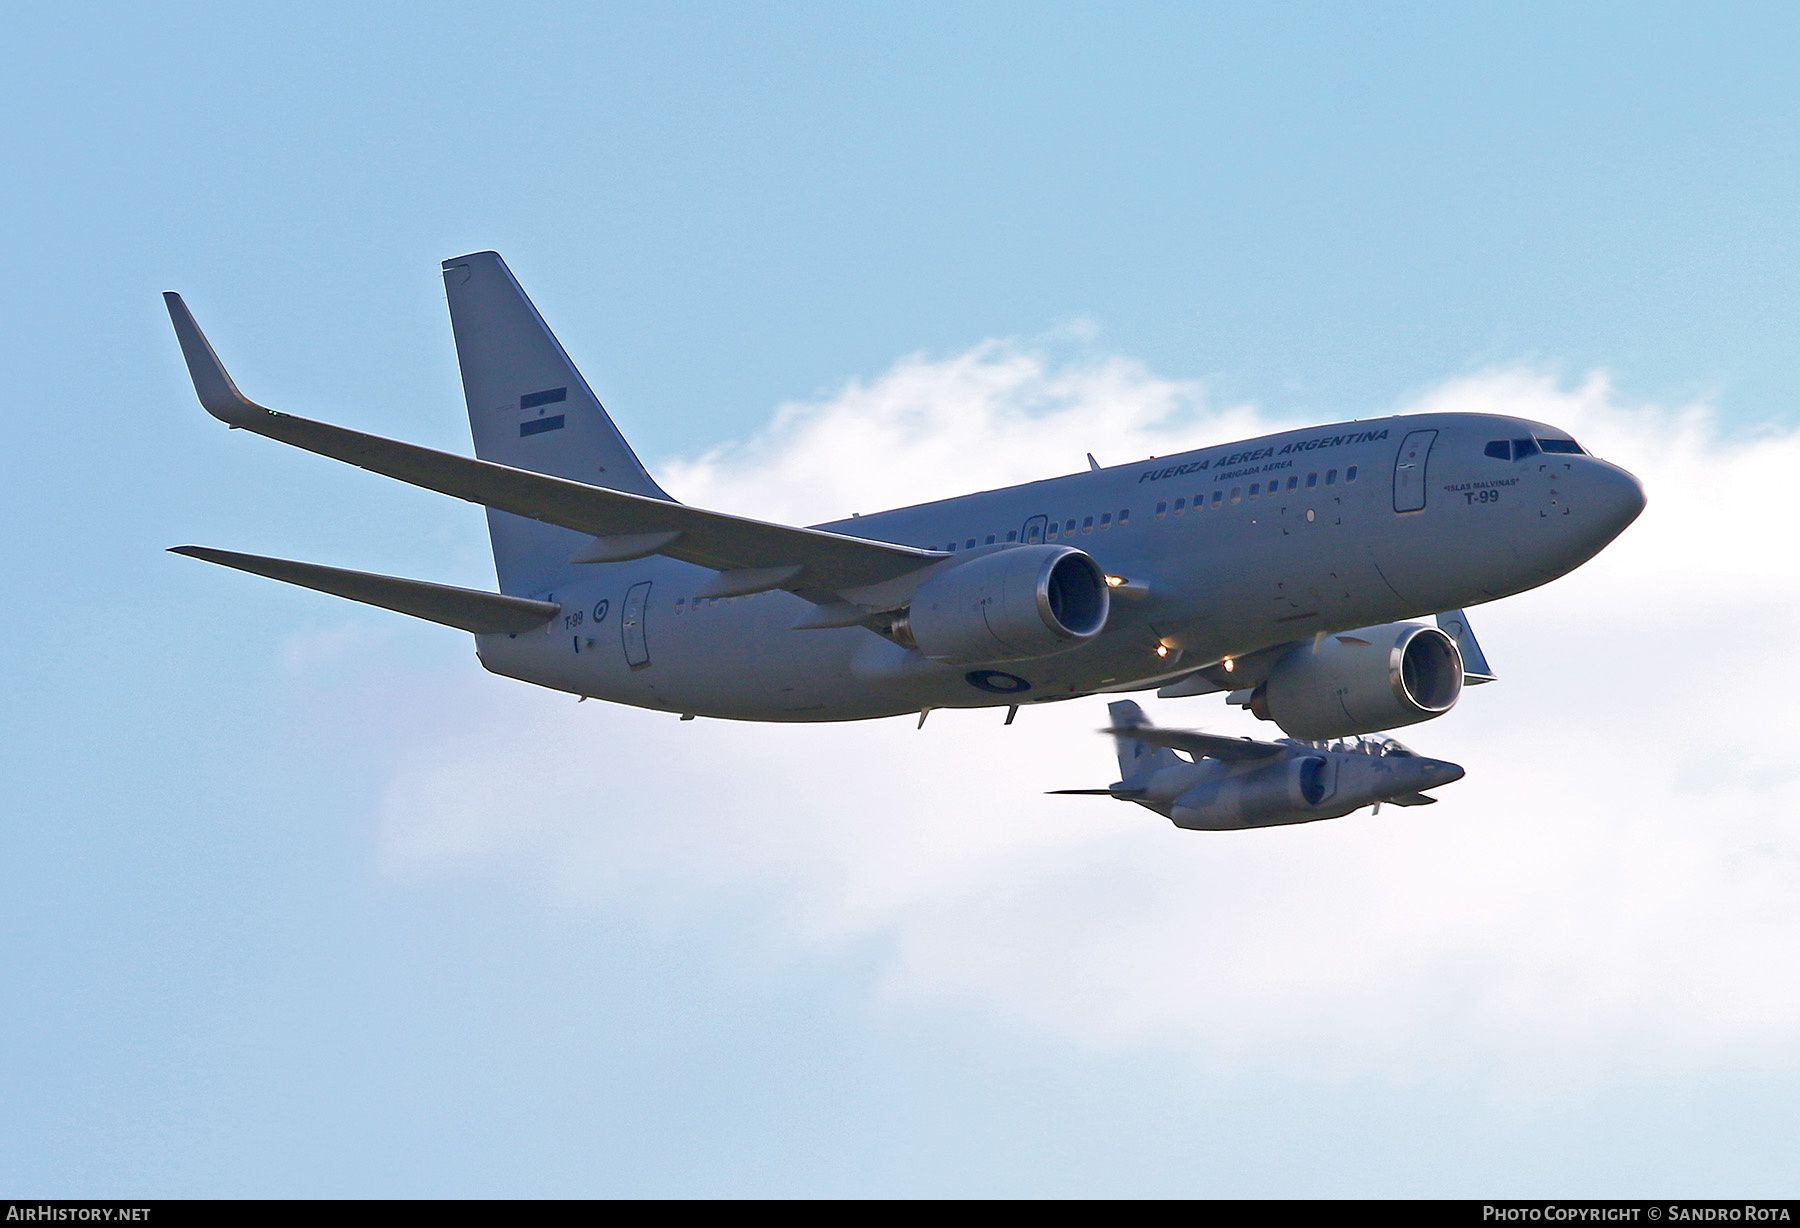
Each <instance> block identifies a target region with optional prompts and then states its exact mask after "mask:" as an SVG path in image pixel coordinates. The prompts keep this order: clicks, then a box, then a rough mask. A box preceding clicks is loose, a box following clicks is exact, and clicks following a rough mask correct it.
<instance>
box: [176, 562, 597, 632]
mask: <svg viewBox="0 0 1800 1228" xmlns="http://www.w3.org/2000/svg"><path fill="white" fill-rule="evenodd" d="M170 553H171V554H185V555H187V556H188V557H189V558H194V559H205V560H206V561H207V562H208V563H218V564H219V565H220V566H222V567H235V568H237V569H238V570H239V571H248V572H253V573H254V574H256V575H259V576H267V577H269V579H271V580H282V581H285V582H286V583H288V584H298V585H300V586H301V587H302V588H311V589H317V590H318V591H319V592H321V593H330V594H331V595H332V596H334V597H348V598H349V599H350V600H351V601H360V602H362V603H363V604H365V605H378V606H381V607H382V608H383V609H388V610H397V611H399V612H400V613H402V614H410V615H412V616H413V617H414V618H423V619H425V620H426V621H427V622H434V623H442V624H444V625H445V626H446V627H456V628H458V629H459V630H462V631H471V632H474V633H475V634H476V635H494V634H499V633H501V632H515V633H516V632H520V631H532V630H535V629H536V628H538V627H541V626H543V625H544V624H545V623H547V622H549V621H550V620H551V619H552V618H555V617H556V616H557V615H558V614H560V613H561V612H562V607H561V606H559V605H557V604H555V603H554V602H550V601H527V600H526V599H525V598H523V597H504V596H502V595H500V594H499V593H484V592H480V591H478V590H476V589H472V588H453V587H452V586H450V585H448V584H430V583H427V582H426V581H424V580H402V579H400V578H398V577H396V576H377V575H372V574H370V573H369V572H366V571H345V570H344V569H343V568H341V567H321V566H319V565H318V564H317V563H295V562H290V561H289V560H287V559H270V558H264V557H262V556H261V555H256V554H234V553H233V552H231V551H229V550H211V549H208V548H207V547H205V546H176V547H174V548H173V549H171V550H170Z"/></svg>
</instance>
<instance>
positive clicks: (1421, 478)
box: [1394, 431, 1437, 512]
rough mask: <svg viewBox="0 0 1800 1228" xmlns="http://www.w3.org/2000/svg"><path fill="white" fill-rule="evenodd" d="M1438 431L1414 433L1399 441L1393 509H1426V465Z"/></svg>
mask: <svg viewBox="0 0 1800 1228" xmlns="http://www.w3.org/2000/svg"><path fill="white" fill-rule="evenodd" d="M1436 442H1437V432H1436V431H1413V432H1411V433H1410V434H1408V435H1407V437H1406V438H1405V439H1402V440H1401V441H1400V454H1399V455H1398V456H1396V457H1395V458H1394V510H1395V511H1396V512H1418V511H1423V510H1424V508H1425V466H1426V462H1427V461H1429V460H1430V459H1431V445H1432V444H1434V443H1436Z"/></svg>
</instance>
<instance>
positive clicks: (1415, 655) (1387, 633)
mask: <svg viewBox="0 0 1800 1228" xmlns="http://www.w3.org/2000/svg"><path fill="white" fill-rule="evenodd" d="M1462 686H1463V662H1462V654H1461V653H1460V652H1458V651H1457V648H1456V641H1455V640H1453V639H1451V638H1450V637H1449V636H1448V635H1445V634H1444V633H1443V632H1442V631H1440V630H1438V629H1437V628H1436V627H1430V626H1426V625H1424V624H1423V623H1388V624H1386V625H1384V626H1380V627H1364V628H1362V629H1361V630H1358V631H1346V632H1343V633H1342V634H1339V635H1328V636H1325V637H1324V638H1323V639H1321V640H1319V641H1318V642H1317V643H1316V644H1313V643H1303V644H1296V645H1294V647H1293V648H1291V649H1289V650H1288V651H1287V653H1285V654H1284V655H1283V656H1282V658H1281V660H1280V661H1278V662H1276V664H1275V668H1274V669H1273V670H1271V671H1270V672H1269V676H1268V678H1267V680H1265V681H1264V682H1263V684H1262V685H1261V686H1259V687H1257V688H1256V690H1255V691H1253V692H1252V693H1251V695H1250V702H1249V708H1250V710H1251V711H1252V712H1254V713H1255V714H1256V715H1257V716H1259V717H1261V718H1262V719H1263V720H1265V721H1274V722H1275V723H1276V724H1277V725H1280V726H1281V728H1282V729H1283V730H1284V731H1285V732H1286V733H1287V735H1288V736H1289V737H1293V738H1303V739H1306V740H1309V741H1310V740H1317V739H1322V738H1342V737H1348V736H1349V735H1351V734H1358V733H1374V732H1376V731H1377V730H1382V729H1397V728H1399V727H1400V726H1402V725H1416V724H1418V723H1419V722H1420V721H1428V720H1430V719H1432V718H1433V717H1436V716H1442V715H1443V714H1444V713H1446V712H1448V711H1450V709H1451V708H1453V707H1455V706H1456V701H1457V698H1458V697H1459V696H1460V695H1461V694H1462Z"/></svg>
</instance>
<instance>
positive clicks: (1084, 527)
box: [1070, 516, 1094, 533]
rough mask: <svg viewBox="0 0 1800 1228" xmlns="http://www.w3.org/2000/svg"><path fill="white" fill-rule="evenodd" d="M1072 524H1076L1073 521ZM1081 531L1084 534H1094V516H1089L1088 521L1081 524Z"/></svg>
mask: <svg viewBox="0 0 1800 1228" xmlns="http://www.w3.org/2000/svg"><path fill="white" fill-rule="evenodd" d="M1070 523H1071V524H1073V523H1074V522H1073V521H1071V522H1070ZM1081 531H1082V532H1083V533H1092V532H1093V531H1094V518H1093V517H1092V516H1089V517H1088V518H1087V519H1086V520H1084V521H1082V522H1081Z"/></svg>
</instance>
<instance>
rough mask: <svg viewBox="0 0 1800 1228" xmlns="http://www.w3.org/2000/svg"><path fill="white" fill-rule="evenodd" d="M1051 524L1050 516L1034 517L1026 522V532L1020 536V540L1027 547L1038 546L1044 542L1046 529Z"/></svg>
mask: <svg viewBox="0 0 1800 1228" xmlns="http://www.w3.org/2000/svg"><path fill="white" fill-rule="evenodd" d="M1049 523H1050V517H1048V516H1033V517H1032V518H1031V519H1030V520H1027V521H1026V522H1025V531H1024V532H1023V533H1021V534H1019V540H1020V541H1022V542H1024V543H1025V544H1026V545H1028V546H1031V545H1037V544H1039V543H1041V542H1042V541H1043V540H1044V527H1045V526H1046V525H1048V524H1049Z"/></svg>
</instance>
